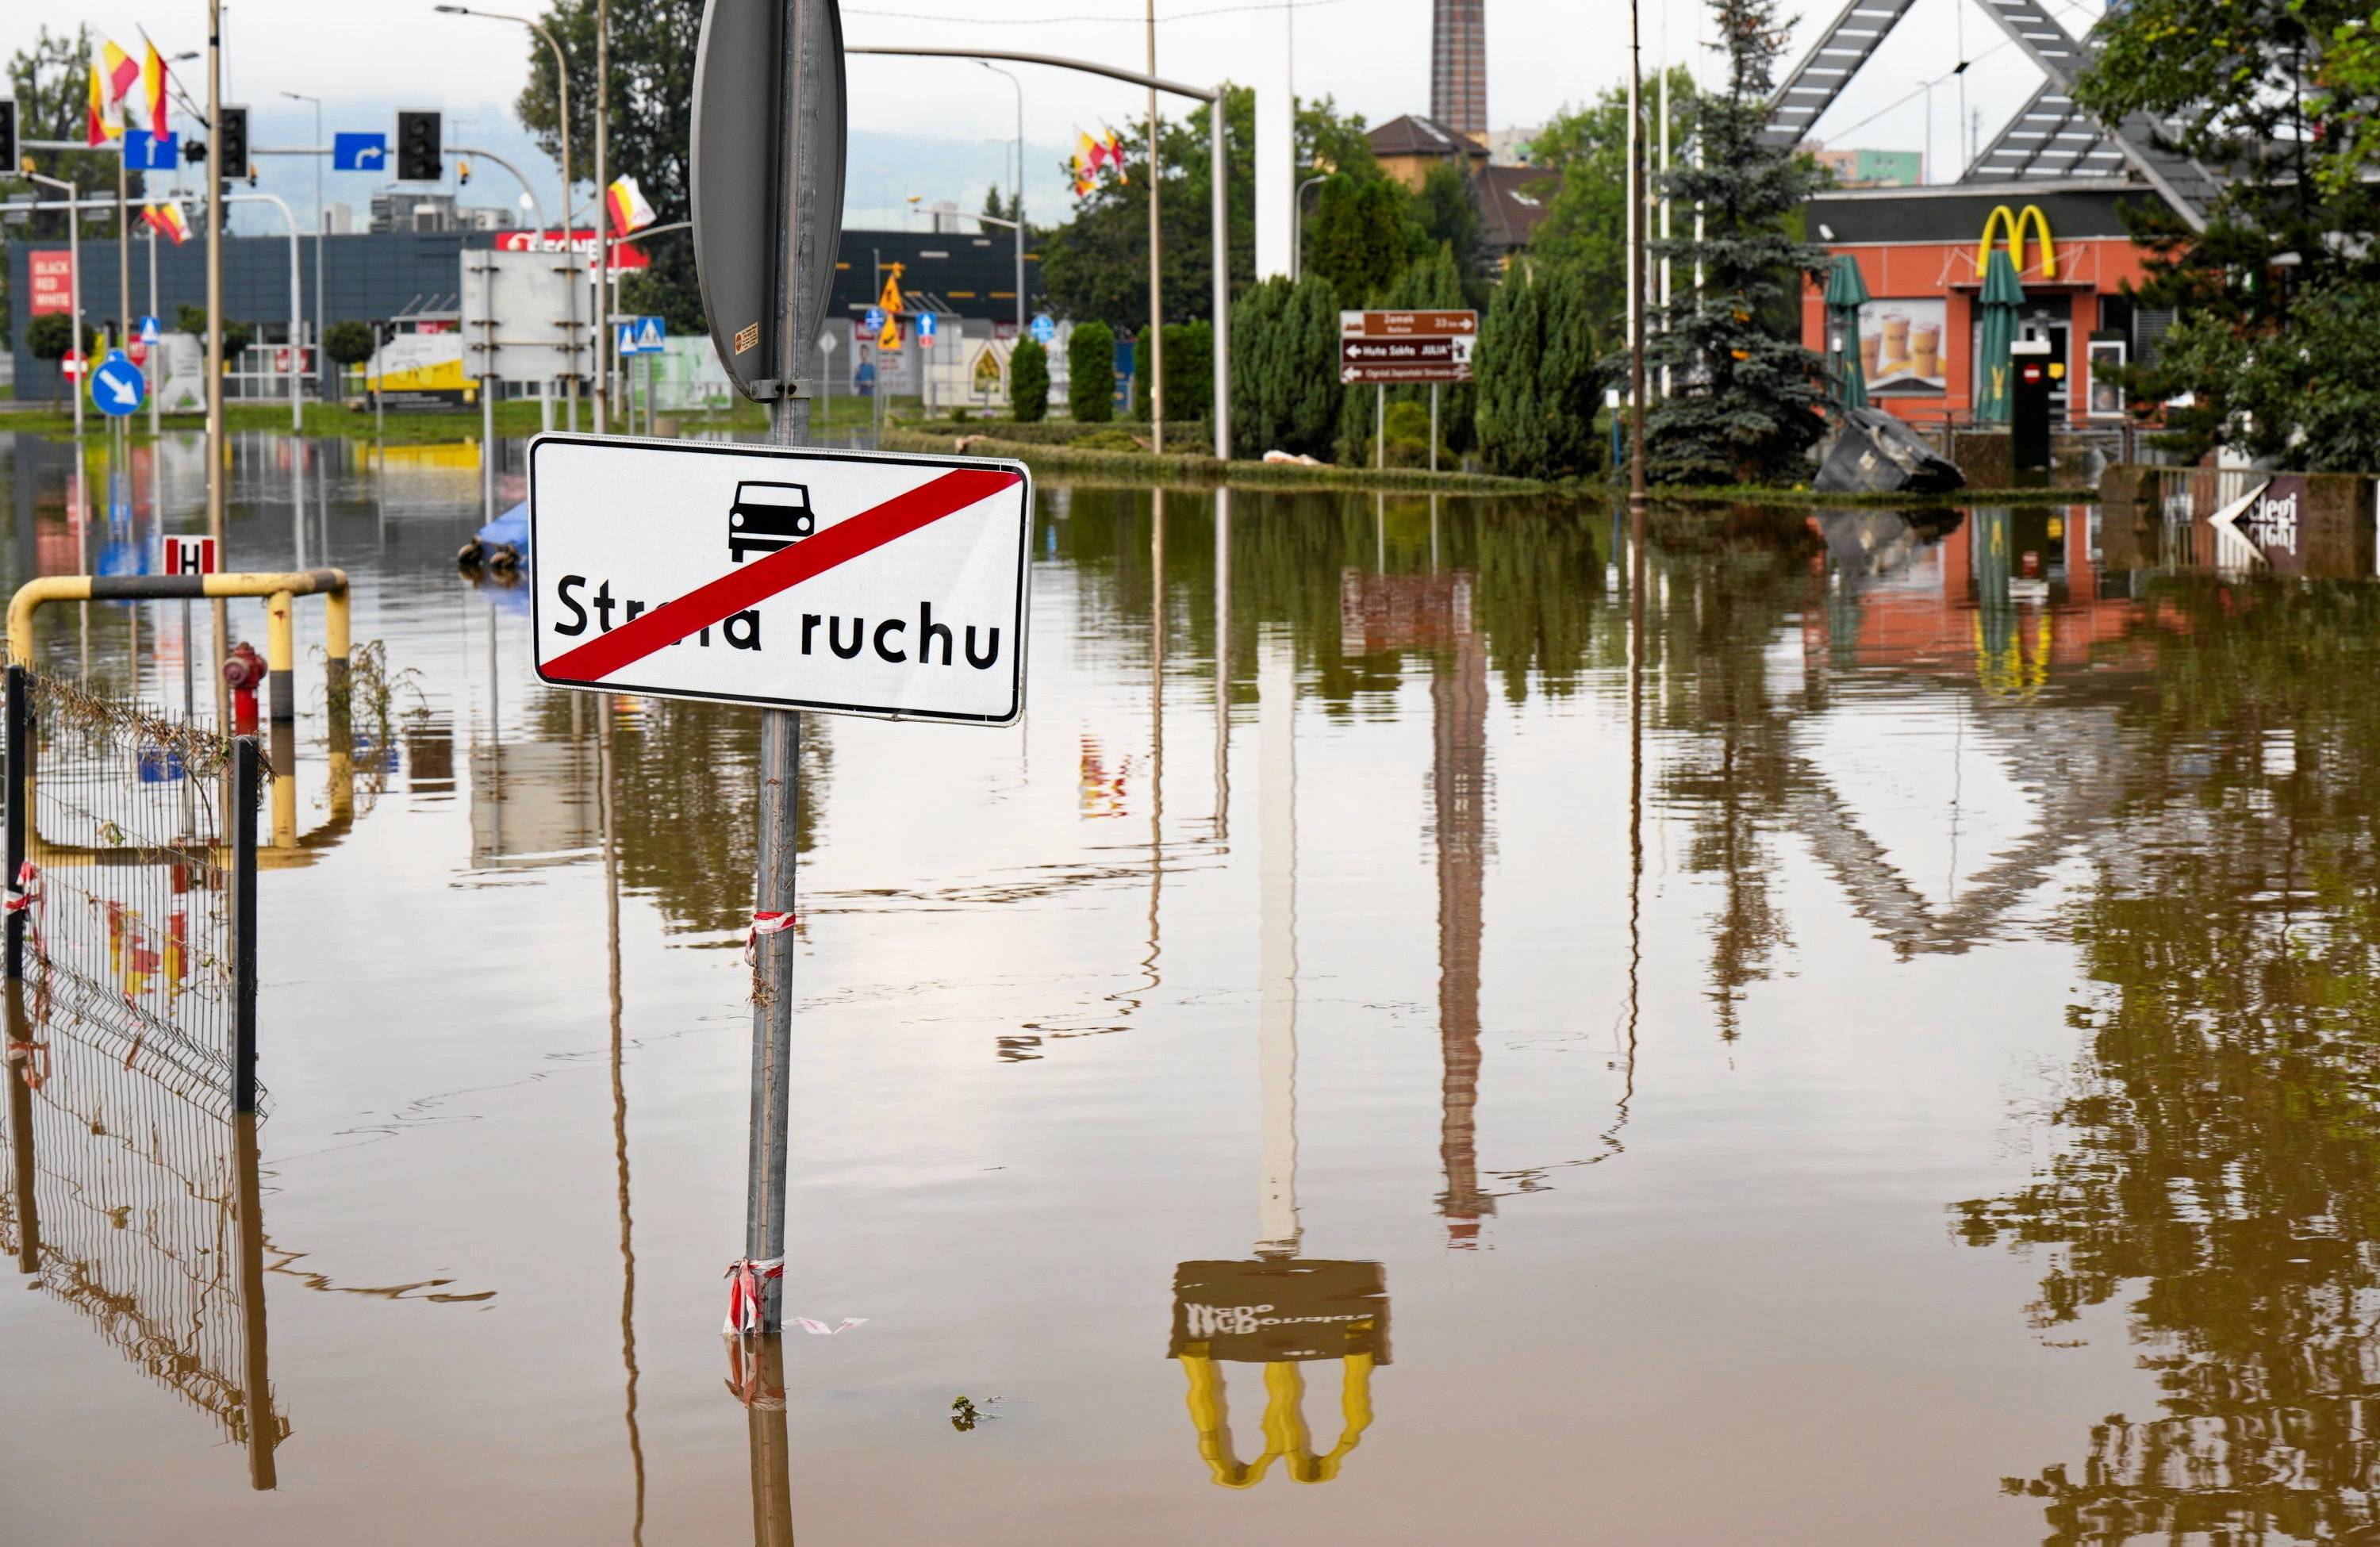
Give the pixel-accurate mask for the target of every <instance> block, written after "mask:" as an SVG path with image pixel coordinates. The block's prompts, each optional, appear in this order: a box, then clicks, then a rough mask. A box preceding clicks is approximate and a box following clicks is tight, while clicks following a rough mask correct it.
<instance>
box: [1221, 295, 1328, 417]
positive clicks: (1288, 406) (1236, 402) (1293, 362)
mask: <svg viewBox="0 0 2380 1547" xmlns="http://www.w3.org/2000/svg"><path fill="white" fill-rule="evenodd" d="M1341 395H1342V394H1341V388H1340V385H1339V290H1338V287H1337V286H1334V285H1332V284H1331V283H1330V281H1329V280H1327V279H1323V278H1320V277H1318V276H1312V275H1309V276H1308V277H1306V278H1305V279H1302V280H1299V281H1296V282H1295V283H1292V282H1291V281H1289V280H1287V279H1281V278H1275V279H1268V280H1266V281H1265V282H1264V283H1263V284H1261V285H1257V286H1254V287H1252V288H1251V289H1249V290H1248V292H1247V293H1246V294H1245V295H1244V296H1243V297H1241V298H1240V299H1239V301H1238V303H1237V304H1236V305H1234V306H1233V308H1232V455H1233V456H1234V457H1261V456H1263V455H1264V454H1265V453H1266V452H1268V451H1274V450H1279V451H1285V452H1288V453H1289V454H1290V455H1292V456H1298V455H1305V456H1309V457H1328V456H1330V449H1331V446H1330V442H1331V436H1332V433H1333V432H1334V431H1335V429H1336V427H1337V423H1338V418H1339V399H1340V396H1341Z"/></svg>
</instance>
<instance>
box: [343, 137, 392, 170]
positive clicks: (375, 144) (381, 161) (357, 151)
mask: <svg viewBox="0 0 2380 1547" xmlns="http://www.w3.org/2000/svg"><path fill="white" fill-rule="evenodd" d="M331 170H332V171H334V172H385V171H387V170H388V136H387V135H384V134H349V133H346V132H341V133H339V134H336V135H334V136H332V138H331Z"/></svg>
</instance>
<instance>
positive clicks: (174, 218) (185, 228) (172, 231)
mask: <svg viewBox="0 0 2380 1547" xmlns="http://www.w3.org/2000/svg"><path fill="white" fill-rule="evenodd" d="M140 218H141V219H142V220H145V221H147V222H148V223H149V229H151V230H152V231H154V232H156V233H157V234H158V235H159V236H161V237H163V238H165V239H166V240H167V241H170V242H172V243H173V244H174V245H175V246H176V247H179V246H181V245H182V244H183V243H184V242H186V241H188V240H189V239H190V223H189V221H188V219H186V218H185V217H184V216H183V214H182V206H181V202H180V201H178V200H173V199H168V200H167V201H165V202H164V203H162V204H146V205H143V206H142V207H141V210H140Z"/></svg>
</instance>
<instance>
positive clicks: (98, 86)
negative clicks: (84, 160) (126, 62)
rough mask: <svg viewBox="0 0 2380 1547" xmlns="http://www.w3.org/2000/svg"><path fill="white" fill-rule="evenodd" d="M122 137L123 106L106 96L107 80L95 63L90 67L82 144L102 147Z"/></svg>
mask: <svg viewBox="0 0 2380 1547" xmlns="http://www.w3.org/2000/svg"><path fill="white" fill-rule="evenodd" d="M123 136H124V104H123V103H122V101H120V100H112V99H110V98H109V96H108V94H107V78H106V77H105V76H103V75H102V74H101V73H100V68H99V66H98V64H97V63H95V62H94V63H93V64H92V65H91V103H90V108H89V111H88V112H87V113H86V114H85V115H84V116H83V143H84V144H86V145H104V144H106V143H107V142H108V141H109V140H120V139H122V138H123Z"/></svg>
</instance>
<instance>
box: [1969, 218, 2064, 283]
mask: <svg viewBox="0 0 2380 1547" xmlns="http://www.w3.org/2000/svg"><path fill="white" fill-rule="evenodd" d="M2028 225H2029V226H2031V227H2032V228H2033V233H2034V236H2035V237H2037V238H2040V240H2041V277H2042V278H2044V279H2056V278H2057V277H2058V244H2057V243H2056V242H2054V241H2052V240H2051V239H2050V237H2049V217H2048V216H2047V215H2046V214H2043V213H2041V206H2040V205H2038V204H2027V205H2026V206H2025V207H2024V208H2023V210H2022V211H2021V212H2018V211H2011V210H2010V208H2009V207H2008V206H2007V205H2006V204H1996V205H1994V206H1993V207H1992V213H1990V214H1988V215H1986V216H1985V217H1984V239H1983V240H1982V241H1980V242H1977V243H1976V244H1975V274H1976V276H1977V277H1978V278H1980V277H1982V275H1983V272H1984V265H1985V263H1987V262H1990V261H1991V256H1992V243H1993V241H1994V240H1995V239H1997V238H1998V237H1999V236H2000V234H2001V232H2002V231H2003V229H2005V231H2006V232H2007V237H2008V248H2009V256H2010V258H2011V259H2013V260H2014V261H2015V262H2016V272H2017V273H2018V274H2023V273H2024V233H2025V227H2027V226H2028Z"/></svg>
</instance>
